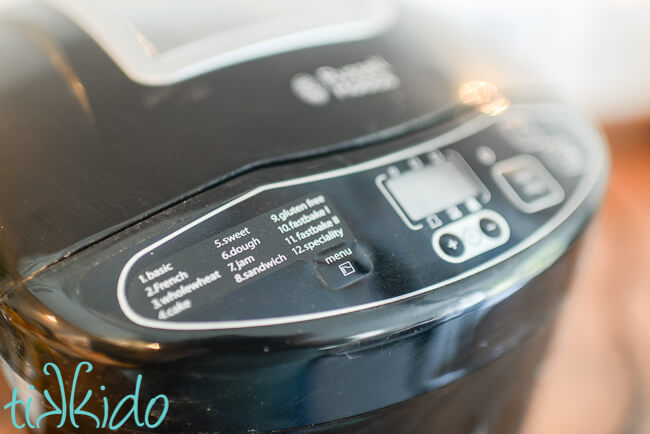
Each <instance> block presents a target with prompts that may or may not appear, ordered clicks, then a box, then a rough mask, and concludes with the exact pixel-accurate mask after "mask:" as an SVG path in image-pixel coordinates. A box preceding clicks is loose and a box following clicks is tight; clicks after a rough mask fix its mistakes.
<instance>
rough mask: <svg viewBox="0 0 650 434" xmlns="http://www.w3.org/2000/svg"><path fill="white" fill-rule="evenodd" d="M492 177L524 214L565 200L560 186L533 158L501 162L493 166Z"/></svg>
mask: <svg viewBox="0 0 650 434" xmlns="http://www.w3.org/2000/svg"><path fill="white" fill-rule="evenodd" d="M492 176H493V177H494V180H495V182H496V183H497V184H498V185H499V187H500V188H501V190H502V191H503V193H504V194H505V195H506V196H507V197H508V199H510V201H511V202H512V203H513V204H514V205H516V206H517V207H518V208H519V209H521V210H522V211H524V212H527V213H533V212H537V211H541V210H543V209H545V208H548V207H551V206H553V205H557V204H558V203H560V202H562V200H564V190H563V189H562V187H561V186H560V184H558V182H557V181H556V180H555V178H553V176H552V175H551V174H550V173H549V172H548V170H546V168H545V167H544V166H543V165H542V163H540V162H539V160H538V159H536V158H535V157H532V156H530V155H518V156H516V157H513V158H510V159H508V160H503V161H500V162H498V163H497V164H495V165H494V166H493V167H492Z"/></svg>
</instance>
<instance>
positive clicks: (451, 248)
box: [438, 234, 465, 257]
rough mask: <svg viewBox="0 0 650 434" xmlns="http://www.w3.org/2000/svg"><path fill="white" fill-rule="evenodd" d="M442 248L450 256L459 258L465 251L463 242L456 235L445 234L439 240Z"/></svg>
mask: <svg viewBox="0 0 650 434" xmlns="http://www.w3.org/2000/svg"><path fill="white" fill-rule="evenodd" d="M438 244H440V248H441V249H442V251H443V252H445V253H446V254H448V255H449V256H454V257H458V256H460V255H462V254H463V252H464V251H465V246H464V245H463V242H462V241H461V240H460V238H458V237H457V236H456V235H451V234H444V235H443V236H441V237H440V239H439V240H438Z"/></svg>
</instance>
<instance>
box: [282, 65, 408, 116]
mask: <svg viewBox="0 0 650 434" xmlns="http://www.w3.org/2000/svg"><path fill="white" fill-rule="evenodd" d="M290 84H291V90H292V92H293V94H294V95H296V97H298V99H300V100H301V101H302V102H304V103H306V104H309V105H313V106H323V105H326V104H327V103H329V102H330V100H331V99H332V98H335V99H337V100H339V101H345V100H347V99H352V98H361V97H364V96H368V95H373V94H378V93H384V92H389V91H391V90H395V89H397V88H399V87H400V84H401V81H400V78H399V77H398V76H397V75H396V74H395V72H394V71H393V66H392V65H391V64H390V63H388V62H387V61H386V59H384V58H383V57H381V56H371V57H369V58H368V59H366V60H364V61H361V62H356V63H351V64H349V65H343V66H340V67H333V66H321V67H320V68H318V69H317V70H316V72H315V73H314V74H305V73H301V74H297V75H295V76H294V77H293V78H292V79H291V83H290Z"/></svg>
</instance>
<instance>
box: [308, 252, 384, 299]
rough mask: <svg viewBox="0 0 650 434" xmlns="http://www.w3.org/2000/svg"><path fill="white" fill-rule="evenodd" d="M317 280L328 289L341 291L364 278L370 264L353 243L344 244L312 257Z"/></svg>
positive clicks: (369, 270)
mask: <svg viewBox="0 0 650 434" xmlns="http://www.w3.org/2000/svg"><path fill="white" fill-rule="evenodd" d="M314 264H315V267H316V272H317V275H318V279H319V280H320V281H321V282H322V283H323V285H324V286H325V287H326V288H329V289H342V288H345V287H347V286H349V285H352V284H353V283H355V282H358V281H359V280H361V279H363V278H364V277H366V276H367V275H368V274H370V272H371V271H372V262H370V259H369V258H368V256H367V255H366V254H365V253H364V252H363V251H362V250H361V247H359V245H358V244H357V243H354V242H345V243H341V244H338V245H336V246H334V247H331V248H329V249H327V250H324V251H322V252H319V253H318V254H317V255H316V256H315V257H314Z"/></svg>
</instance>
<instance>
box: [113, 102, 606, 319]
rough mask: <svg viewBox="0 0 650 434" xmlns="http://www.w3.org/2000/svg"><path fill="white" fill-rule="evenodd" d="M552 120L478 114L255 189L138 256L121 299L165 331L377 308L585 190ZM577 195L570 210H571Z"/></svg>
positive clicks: (576, 140)
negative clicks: (351, 161)
mask: <svg viewBox="0 0 650 434" xmlns="http://www.w3.org/2000/svg"><path fill="white" fill-rule="evenodd" d="M585 146H586V145H585V142H584V140H583V139H582V138H581V137H580V135H579V134H577V133H576V132H575V131H574V129H573V128H572V127H571V125H569V124H567V123H566V122H565V120H564V119H562V118H561V117H554V116H548V117H544V116H538V115H537V114H536V113H531V112H528V111H526V110H513V111H511V112H508V113H506V114H504V115H502V116H498V117H494V118H491V117H484V116H478V117H476V118H474V119H472V120H470V121H468V122H466V123H464V124H461V125H460V126H458V127H456V128H454V129H451V130H449V131H448V132H446V133H444V134H442V135H439V136H436V137H434V138H431V139H429V140H425V141H418V142H416V143H413V144H411V145H409V146H406V147H404V148H403V149H401V150H399V151H397V152H393V153H390V154H388V155H385V156H382V157H379V158H375V159H371V160H368V161H365V162H363V163H360V164H356V165H353V166H349V167H345V168H341V169H336V170H332V171H329V172H324V173H315V174H313V175H310V176H307V177H304V178H297V179H291V180H287V181H281V182H278V183H275V184H267V185H262V186H260V187H258V188H256V189H254V190H251V191H249V192H248V193H245V194H243V195H241V196H239V197H236V198H235V199H232V200H230V201H228V202H226V203H223V204H221V205H220V206H218V207H216V208H214V209H213V210H212V211H210V212H208V213H206V214H205V215H203V216H202V217H200V218H199V219H197V220H195V221H193V222H191V223H189V224H186V225H185V226H182V227H180V228H178V229H177V230H176V231H174V232H172V233H170V234H168V235H166V236H164V237H163V238H161V239H159V240H158V241H156V242H154V243H153V244H151V245H149V246H146V247H145V248H143V249H141V250H140V251H138V252H137V253H136V254H135V255H134V256H133V257H132V258H131V259H130V260H129V261H128V263H127V264H126V265H125V266H124V268H123V269H122V272H121V274H120V278H119V282H118V299H119V303H120V307H121V308H122V311H123V312H124V314H125V315H126V316H127V317H128V318H129V319H131V320H132V321H134V322H136V323H138V324H141V325H144V326H148V327H157V328H167V329H214V328H230V327H249V326H259V325H268V324H277V323H283V322H287V321H289V322H292V321H293V322H295V321H302V320H308V319H314V318H319V317H324V316H330V315H335V314H337V313H345V312H351V311H354V310H357V309H364V308H367V307H372V306H378V305H381V304H384V303H389V302H392V301H395V300H399V299H402V298H405V297H411V296H414V295H415V294H418V293H422V292H425V291H431V290H434V289H436V288H438V287H441V286H444V285H445V284H446V283H447V282H450V281H452V280H454V281H457V280H458V279H459V278H462V277H463V276H468V275H471V274H474V273H478V272H480V271H481V270H484V269H486V268H487V267H490V266H493V265H494V264H496V263H498V262H499V261H503V260H507V259H508V258H509V257H511V256H512V255H514V254H516V253H517V252H519V251H521V250H523V249H525V248H527V247H530V246H531V245H533V244H534V243H535V242H536V241H538V240H539V239H541V238H542V237H544V236H545V234H547V233H548V232H549V231H551V230H553V229H554V228H555V227H557V225H559V224H561V222H562V221H563V220H564V219H565V218H566V217H567V216H568V215H569V214H570V213H571V212H573V210H574V208H571V205H570V201H569V199H570V198H575V197H578V199H580V198H579V196H580V195H586V194H587V193H588V191H589V189H590V188H591V186H592V184H593V182H594V181H593V178H590V177H589V176H587V175H588V174H589V163H590V155H589V153H588V151H587V149H586V147H585ZM579 202H580V201H579V200H573V203H579Z"/></svg>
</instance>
